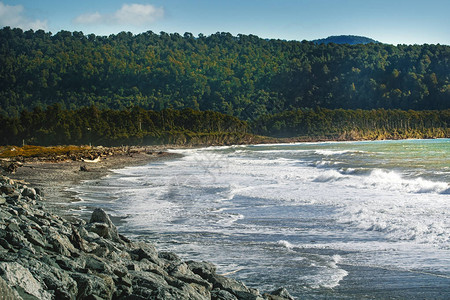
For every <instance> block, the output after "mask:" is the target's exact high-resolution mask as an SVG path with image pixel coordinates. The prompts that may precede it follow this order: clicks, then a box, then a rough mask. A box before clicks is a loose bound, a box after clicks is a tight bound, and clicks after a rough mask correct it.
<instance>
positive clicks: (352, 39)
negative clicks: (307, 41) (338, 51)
mask: <svg viewBox="0 0 450 300" xmlns="http://www.w3.org/2000/svg"><path fill="white" fill-rule="evenodd" d="M313 42H314V43H316V44H329V43H335V44H349V45H357V44H370V43H379V42H378V41H375V40H374V39H371V38H368V37H365V36H357V35H333V36H329V37H327V38H325V39H318V40H314V41H313Z"/></svg>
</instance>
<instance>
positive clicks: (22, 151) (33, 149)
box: [0, 145, 90, 158]
mask: <svg viewBox="0 0 450 300" xmlns="http://www.w3.org/2000/svg"><path fill="white" fill-rule="evenodd" d="M89 149H90V147H89V146H54V147H42V146H28V145H27V146H23V147H16V146H1V147H0V158H12V157H18V156H22V157H49V156H58V155H70V154H75V153H79V152H84V151H86V150H89Z"/></svg>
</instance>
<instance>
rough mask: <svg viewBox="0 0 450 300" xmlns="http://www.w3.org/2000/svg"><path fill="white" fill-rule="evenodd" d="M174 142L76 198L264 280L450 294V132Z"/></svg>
mask: <svg viewBox="0 0 450 300" xmlns="http://www.w3.org/2000/svg"><path fill="white" fill-rule="evenodd" d="M171 152H175V153H180V154H182V155H183V156H182V157H180V158H176V159H171V160H166V161H158V162H154V163H150V164H148V165H145V166H139V167H128V168H125V169H120V170H115V171H114V173H113V174H112V175H109V176H107V177H105V178H102V179H99V180H95V181H86V182H83V183H82V184H80V185H79V186H77V187H75V188H74V191H76V193H77V195H78V196H77V197H78V198H79V199H80V200H81V201H80V202H77V203H76V205H77V209H79V210H80V213H83V212H91V211H92V208H93V207H102V208H103V209H105V210H106V211H107V212H108V213H109V214H111V215H113V216H116V217H119V218H121V220H122V221H121V222H120V223H119V226H118V227H119V231H120V232H122V233H124V234H125V235H127V236H130V237H132V238H135V239H141V240H146V241H151V242H153V243H155V244H156V246H157V248H158V249H159V250H167V251H174V252H176V253H177V254H179V255H180V256H181V257H182V258H183V259H185V260H191V259H192V260H199V261H200V260H206V261H210V262H213V263H214V264H216V265H217V266H218V273H221V274H227V276H230V277H233V278H236V279H238V280H242V281H244V282H245V283H246V285H247V286H250V287H254V288H258V289H260V290H263V291H270V290H274V289H276V288H278V287H285V288H287V289H288V290H289V292H290V293H291V294H292V295H293V296H294V297H298V298H306V299H392V298H395V299H450V185H449V182H450V139H436V140H401V141H361V142H321V143H295V144H271V145H242V146H230V147H208V148H201V149H181V150H180V149H178V150H171Z"/></svg>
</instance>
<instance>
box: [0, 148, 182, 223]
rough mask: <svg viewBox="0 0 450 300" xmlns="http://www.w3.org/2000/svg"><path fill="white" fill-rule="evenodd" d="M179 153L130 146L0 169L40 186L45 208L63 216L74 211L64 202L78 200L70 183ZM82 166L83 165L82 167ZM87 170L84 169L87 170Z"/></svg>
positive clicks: (103, 175)
mask: <svg viewBox="0 0 450 300" xmlns="http://www.w3.org/2000/svg"><path fill="white" fill-rule="evenodd" d="M176 157H180V155H179V154H176V153H169V152H167V147H163V146H160V147H145V148H144V147H139V148H133V153H131V154H127V153H119V154H114V155H112V156H107V157H103V158H102V159H101V160H100V161H98V162H95V163H94V162H84V161H73V160H70V159H66V160H63V161H48V160H44V161H42V160H25V162H24V163H23V165H22V166H21V167H19V168H18V169H17V170H16V172H14V173H13V174H7V173H6V172H2V175H5V176H8V177H9V178H11V179H13V180H18V181H23V182H24V183H26V184H29V185H31V186H33V187H36V188H39V189H41V190H42V192H43V194H44V195H45V203H46V209H47V210H50V211H52V212H53V213H56V214H58V215H60V216H62V217H64V218H72V217H73V216H74V215H73V213H71V212H70V211H68V210H67V204H70V203H73V202H77V201H78V200H77V199H76V197H75V196H76V193H75V192H73V191H70V190H69V189H70V188H71V187H74V186H76V185H78V184H79V183H80V182H82V181H86V180H96V179H101V178H104V177H105V176H107V175H109V174H111V173H113V171H112V170H115V169H122V168H126V167H130V166H140V165H145V164H148V163H151V162H156V161H160V160H165V159H172V158H176ZM82 167H84V168H86V169H85V171H82V169H81V168H82ZM86 170H87V171H86Z"/></svg>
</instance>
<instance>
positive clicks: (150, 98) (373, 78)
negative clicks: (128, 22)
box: [0, 27, 450, 136]
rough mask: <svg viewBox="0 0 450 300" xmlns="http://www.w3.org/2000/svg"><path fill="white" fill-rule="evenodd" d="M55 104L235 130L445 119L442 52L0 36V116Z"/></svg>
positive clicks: (448, 68) (449, 62)
mask: <svg viewBox="0 0 450 300" xmlns="http://www.w3.org/2000/svg"><path fill="white" fill-rule="evenodd" d="M55 103H60V104H61V109H62V110H76V109H80V108H82V107H89V106H91V105H95V106H97V107H98V108H99V109H114V110H122V111H125V110H126V109H129V108H131V107H134V106H139V107H142V108H144V109H146V110H154V111H161V110H163V109H169V108H172V109H176V110H182V109H185V108H192V109H194V110H200V111H207V110H211V111H217V112H221V113H225V114H228V115H232V116H236V117H238V118H240V119H242V120H256V119H257V118H259V117H261V116H263V115H266V114H278V113H281V112H284V111H287V110H292V111H296V110H298V109H307V108H310V109H311V108H312V109H314V108H316V107H323V108H328V109H364V110H370V109H380V108H384V109H403V110H409V109H413V110H442V109H449V108H450V46H444V45H410V46H408V45H398V46H393V45H386V44H375V43H371V44H366V45H338V44H334V43H329V44H315V43H314V42H307V41H303V42H298V41H283V40H266V39H261V38H258V37H257V36H254V35H237V36H233V35H231V34H229V33H217V34H213V35H210V36H204V35H201V34H200V35H199V36H198V37H194V36H193V35H192V34H190V33H185V34H184V35H180V34H177V33H174V34H168V33H164V32H161V33H160V34H156V33H153V32H151V31H148V32H145V33H142V34H138V35H133V34H131V33H129V32H128V33H127V32H121V33H119V34H116V35H110V36H108V37H106V36H96V35H94V34H89V35H84V34H83V33H82V32H68V31H61V32H58V33H56V34H52V33H49V32H44V31H42V30H38V31H32V30H29V31H25V32H24V31H22V30H21V29H11V28H9V27H5V28H3V29H1V30H0V115H3V116H9V117H19V116H20V113H21V111H22V110H24V109H27V110H30V111H31V110H33V109H34V108H35V107H37V108H40V109H42V110H45V108H46V107H47V106H48V105H53V104H55ZM71 136H72V135H71ZM75 136H76V135H75Z"/></svg>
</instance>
